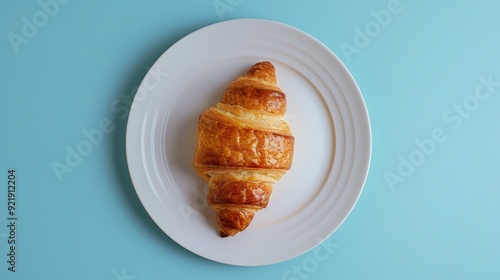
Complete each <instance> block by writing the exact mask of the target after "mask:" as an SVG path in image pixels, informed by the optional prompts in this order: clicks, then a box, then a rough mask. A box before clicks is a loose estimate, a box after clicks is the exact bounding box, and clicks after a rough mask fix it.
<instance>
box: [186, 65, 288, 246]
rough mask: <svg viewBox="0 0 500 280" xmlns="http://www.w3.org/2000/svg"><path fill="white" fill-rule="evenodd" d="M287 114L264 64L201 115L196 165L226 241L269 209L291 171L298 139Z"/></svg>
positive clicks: (273, 75)
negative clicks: (276, 190)
mask: <svg viewBox="0 0 500 280" xmlns="http://www.w3.org/2000/svg"><path fill="white" fill-rule="evenodd" d="M285 111H286V96H285V94H284V93H283V92H282V91H281V89H280V88H279V87H277V85H276V73H275V68H274V66H273V65H272V64H271V63H270V62H268V61H264V62H259V63H256V64H255V65H253V66H252V67H251V68H250V70H249V71H248V72H247V73H246V74H245V75H244V76H241V77H238V78H237V79H236V80H234V81H233V82H232V83H231V84H230V85H229V86H228V87H227V89H226V90H225V92H224V95H223V96H222V99H221V100H220V101H219V103H217V105H216V106H215V107H212V108H209V109H208V110H206V111H205V112H203V113H202V114H201V115H200V117H199V121H198V143H197V146H196V152H195V155H194V162H193V166H194V168H195V169H196V171H197V172H198V174H199V175H200V176H201V177H202V178H203V179H204V180H206V181H207V182H208V183H209V184H210V189H209V192H208V204H209V205H210V206H211V207H212V208H213V209H214V210H215V213H216V218H217V225H218V228H219V235H220V236H221V237H226V236H233V235H235V234H237V233H238V232H240V231H243V230H244V229H245V228H247V227H248V225H249V224H250V222H251V221H252V219H253V217H254V215H255V213H256V212H257V211H259V210H261V209H263V208H265V207H266V206H267V204H268V201H269V197H270V196H271V192H272V188H273V184H274V183H275V182H276V181H277V180H279V179H280V178H281V176H282V175H283V174H285V172H286V171H288V170H289V169H290V166H291V164H292V157H293V147H294V137H293V136H292V134H291V132H290V128H289V126H288V124H287V123H286V122H285V121H284V119H283V117H284V115H285Z"/></svg>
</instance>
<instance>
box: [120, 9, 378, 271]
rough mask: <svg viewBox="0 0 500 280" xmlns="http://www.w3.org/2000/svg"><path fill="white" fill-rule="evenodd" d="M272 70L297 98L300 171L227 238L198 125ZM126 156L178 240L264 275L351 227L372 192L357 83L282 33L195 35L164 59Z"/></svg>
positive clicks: (143, 100) (134, 119)
mask: <svg viewBox="0 0 500 280" xmlns="http://www.w3.org/2000/svg"><path fill="white" fill-rule="evenodd" d="M261 60H269V61H271V62H272V63H273V64H274V65H275V67H276V70H277V77H278V85H279V86H280V87H281V88H282V90H283V91H284V92H285V94H286V95H287V101H288V107H287V116H286V117H287V120H288V122H289V123H290V126H291V129H292V133H293V135H294V136H295V153H294V159H293V164H292V168H291V170H290V171H289V172H288V173H287V174H286V175H285V176H284V177H283V178H282V179H281V180H280V181H278V182H277V183H276V184H275V186H274V190H273V194H272V196H271V199H270V202H269V205H268V207H267V208H266V209H264V210H262V211H260V212H258V213H257V214H256V216H255V218H254V220H253V221H252V223H251V224H250V226H249V227H248V228H247V229H246V230H245V231H243V232H241V233H239V234H237V235H236V236H234V237H230V238H220V237H219V236H218V235H217V230H216V224H215V214H214V213H213V210H212V209H211V208H210V207H209V206H208V205H207V203H206V192H207V190H208V186H207V185H206V184H205V183H204V182H203V181H202V180H201V179H200V178H199V177H198V176H197V174H196V173H195V171H194V169H193V167H192V160H193V156H194V148H195V144H196V131H197V122H198V116H199V115H200V113H201V112H202V111H204V110H205V109H206V108H208V107H210V106H214V105H215V104H216V103H217V101H218V100H219V99H220V98H221V96H222V93H223V91H224V89H225V88H226V87H227V85H228V84H229V83H230V82H231V81H232V80H233V79H235V78H236V77H237V76H238V75H242V74H244V73H245V72H246V71H247V70H248V68H249V67H250V66H251V65H253V64H254V63H255V62H258V61H261ZM126 150H127V162H128V167H129V171H130V175H131V178H132V181H133V184H134V186H135V189H136V191H137V194H138V196H139V199H140V200H141V202H142V204H143V205H144V207H145V208H146V210H147V212H148V213H149V215H150V216H151V217H152V219H153V220H154V221H155V222H156V223H157V224H158V226H159V227H160V228H161V229H162V230H163V231H164V232H165V233H166V234H167V235H168V236H169V237H170V238H172V239H173V240H174V241H175V242H177V243H178V244H180V245H181V246H183V247H184V248H186V249H188V250H190V251H192V252H193V253H195V254H198V255H200V256H202V257H205V258H208V259H210V260H213V261H217V262H221V263H226V264H233V265H242V266H257V265H267V264H273V263H278V262H281V261H285V260H288V259H291V258H294V257H296V256H299V255H301V254H303V253H305V252H307V251H308V250H310V249H312V248H314V247H315V246H316V245H318V244H320V243H321V242H322V241H323V240H325V239H326V238H328V237H329V236H330V235H331V234H332V233H333V232H334V231H335V230H336V229H337V228H338V227H339V226H340V224H341V223H342V222H343V221H344V219H345V218H346V217H347V216H348V215H349V213H350V211H351V209H352V208H353V207H354V205H355V204H356V201H357V199H358V197H359V195H360V193H361V191H362V188H363V185H364V183H365V179H366V176H367V172H368V167H369V162H370V154H371V133H370V124H369V118H368V113H367V110H366V107H365V103H364V101H363V97H362V95H361V93H360V91H359V89H358V87H357V85H356V83H355V81H354V79H353V78H352V76H351V75H350V74H349V72H348V70H347V69H346V68H345V66H344V65H343V64H342V62H341V61H340V60H339V59H338V58H337V57H336V56H335V55H334V54H333V53H332V52H331V51H330V50H329V49H328V48H327V47H325V46H324V45H323V44H321V43H320V42H319V41H317V40H316V39H314V38H313V37H311V36H310V35H308V34H306V33H304V32H302V31H300V30H297V29H295V28H293V27H290V26H288V25H284V24H282V23H277V22H272V21H267V20H258V19H240V20H232V21H225V22H221V23H217V24H213V25H210V26H207V27H205V28H202V29H200V30H198V31H195V32H193V33H191V34H189V35H188V36H186V37H184V38H183V39H181V40H180V41H178V42H177V43H176V44H174V45H173V46H172V47H170V48H169V49H168V50H167V51H166V52H165V53H164V54H163V55H162V56H161V57H160V58H159V59H158V60H157V61H156V63H155V64H154V65H153V67H152V68H151V69H150V71H149V73H148V74H147V75H146V77H145V78H144V80H143V82H142V83H141V85H140V87H139V89H138V92H137V94H136V97H135V99H134V103H133V105H132V108H131V110H130V115H129V119H128V124H127V135H126ZM263 252H265V253H263Z"/></svg>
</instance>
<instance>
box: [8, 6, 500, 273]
mask: <svg viewBox="0 0 500 280" xmlns="http://www.w3.org/2000/svg"><path fill="white" fill-rule="evenodd" d="M42 2H44V3H45V2H47V0H42ZM61 2H63V1H61ZM67 2H68V3H66V4H64V5H63V4H59V7H58V9H59V10H58V11H57V12H56V13H54V15H53V17H52V16H49V17H47V22H45V23H44V22H43V20H44V18H43V15H40V11H42V12H43V9H42V6H40V4H38V3H37V1H33V0H30V1H5V0H4V1H2V2H0V37H1V39H0V96H1V97H0V117H1V120H0V132H1V134H0V135H1V136H0V186H1V187H0V279H54V280H56V279H116V280H120V279H136V280H145V279H198V278H200V279H201V278H203V279H408V280H413V279H414V280H420V279H427V280H434V279H436V280H445V279H448V280H464V279H500V266H499V263H498V262H499V260H500V219H499V213H500V203H499V200H500V188H499V187H500V145H499V143H500V130H499V121H500V110H499V108H500V86H499V85H498V84H496V85H495V86H493V87H492V93H491V94H490V96H489V97H488V98H486V99H485V100H479V101H478V99H477V98H476V99H475V100H476V101H478V102H477V103H474V92H475V90H476V87H478V86H479V85H480V84H481V83H480V80H479V77H484V78H485V79H488V76H491V78H490V79H491V80H493V81H494V82H495V83H498V82H500V67H499V65H500V64H499V62H500V52H499V46H500V36H499V30H500V17H499V16H498V12H499V11H500V3H499V2H498V1H493V0H490V1H451V0H448V1H429V0H420V1H417V0H414V1H410V0H401V1H400V2H399V5H398V6H397V7H398V8H397V11H398V12H397V13H392V14H391V18H390V20H388V19H387V18H385V20H386V22H385V23H384V25H386V26H381V24H378V25H377V24H374V22H375V21H374V16H373V15H372V13H371V12H372V11H374V12H376V13H378V12H379V11H381V10H382V9H385V10H387V9H388V8H387V7H388V5H389V6H391V5H394V3H396V2H393V1H392V0H376V1H373V0H372V1H298V0H293V1H285V0H282V1H272V2H271V1H263V0H259V1H249V0H242V1H236V0H233V1H228V0H220V1H159V0H158V1H157V0H148V1H117V0H110V1H95V0H92V1H90V0H89V1H77V0H70V1H67ZM219 2H220V3H228V4H227V5H233V6H231V8H230V9H228V10H227V11H224V12H223V13H221V12H219V14H218V12H217V10H216V8H215V6H214V3H216V4H217V3H219ZM37 13H38V16H39V17H38V18H36V19H33V16H34V15H37ZM23 17H25V18H26V19H27V20H29V21H30V22H33V20H38V21H39V23H40V22H41V24H40V25H43V26H42V27H40V28H38V30H37V32H36V33H35V34H34V35H33V34H28V35H33V36H32V38H29V39H27V41H28V42H27V44H24V43H21V44H20V45H19V46H17V47H18V52H17V53H16V51H15V48H16V47H15V46H13V44H11V42H10V41H9V34H10V33H15V34H17V35H22V34H23V33H22V28H23V25H24V24H25V23H24V22H23ZM247 17H252V18H264V19H271V20H275V21H280V22H283V23H286V24H289V25H292V26H295V27H297V28H299V29H302V30H304V31H305V32H307V33H309V34H311V35H312V36H314V37H316V38H317V39H319V40H320V41H322V42H323V43H324V44H325V45H327V46H328V47H329V48H330V49H331V50H332V51H334V52H335V53H336V54H337V55H338V56H339V58H340V59H341V60H342V61H344V63H345V64H346V66H347V67H348V69H349V70H350V71H351V73H352V74H353V76H354V78H355V79H356V81H357V82H358V84H359V86H360V88H361V91H362V93H363V96H364V98H365V101H366V104H367V107H368V110H369V113H370V118H371V125H372V133H373V135H372V136H373V154H372V161H371V168H370V172H369V176H368V179H367V182H366V185H365V189H364V191H363V193H362V195H361V197H360V199H359V201H358V204H357V205H356V207H355V208H354V210H353V211H352V213H351V215H350V216H349V217H348V219H347V220H346V222H345V223H344V224H343V225H342V226H341V227H340V229H339V230H337V231H336V232H335V233H334V234H333V235H332V236H331V237H330V238H329V239H328V240H327V241H326V242H328V244H335V249H334V251H333V252H329V251H326V249H325V251H322V252H321V253H322V255H321V259H318V256H317V255H316V254H315V251H311V252H309V253H306V254H305V255H303V256H300V257H298V258H295V259H292V260H290V261H287V262H283V263H280V264H276V265H271V266H264V267H235V266H227V265H223V264H218V263H215V262H212V261H209V260H206V259H203V258H200V257H198V256H196V255H194V254H192V253H190V252H188V251H186V250H184V249H183V248H182V247H180V246H179V245H177V244H176V243H175V242H173V241H172V240H171V239H169V238H168V237H167V236H166V235H165V234H164V233H163V232H162V231H161V230H159V229H158V228H157V227H156V225H155V224H154V223H153V222H152V221H151V219H150V218H149V216H148V214H147V213H146V212H145V210H144V209H143V207H142V205H141V204H140V202H139V201H138V199H137V196H136V194H135V192H134V189H133V186H132V184H131V181H130V179H129V176H128V170H127V166H126V162H125V153H124V135H125V127H126V115H123V113H117V112H113V111H112V109H111V105H112V104H113V102H116V100H118V102H126V101H119V100H120V98H124V99H127V97H128V96H131V95H133V94H134V91H135V87H136V86H137V85H138V84H139V83H140V81H141V79H142V78H143V77H144V75H145V74H146V72H147V69H148V67H150V66H151V65H152V64H153V63H154V61H155V60H156V59H157V58H158V57H159V56H160V55H161V54H162V53H163V52H164V51H165V50H166V49H167V48H168V47H169V46H171V45H172V44H173V43H174V42H176V41H177V40H178V39H180V38H182V37H183V36H185V35H187V34H189V33H190V32H192V31H194V30H196V29H198V28H200V27H203V26H206V25H208V24H211V23H216V22H219V21H221V20H228V19H235V18H247ZM376 26H378V27H379V28H378V29H377V27H376ZM367 27H368V28H369V30H368V32H369V33H370V32H371V33H370V34H371V35H372V37H370V38H369V41H367V40H365V41H364V42H362V41H360V40H361V39H360V38H359V36H360V35H359V34H358V35H357V33H356V30H357V28H360V29H361V30H365V28H367ZM370 28H372V29H370ZM365 32H366V31H365ZM10 36H12V35H10ZM356 39H357V41H356ZM365 39H366V38H365ZM356 43H358V44H357V45H356ZM346 44H349V45H351V46H353V47H356V48H357V52H356V53H352V54H351V55H348V54H346V53H345V49H344V50H343V48H342V46H344V47H345V46H346ZM485 90H486V89H485V88H484V87H483V88H482V93H487V91H485ZM463 102H466V103H467V102H469V103H467V104H466V106H468V108H469V109H471V108H472V109H473V110H471V112H466V113H468V115H466V116H467V117H460V119H461V121H462V122H461V123H460V125H458V123H457V122H458V120H457V116H459V113H454V112H453V110H454V106H456V105H455V104H462V103H463ZM121 104H124V103H121ZM448 110H452V111H451V113H450V112H448ZM446 114H449V115H448V117H452V116H453V121H451V120H447V119H446V118H445V117H444V115H446ZM105 118H109V119H110V120H111V122H112V125H113V127H114V130H113V131H112V132H111V133H109V134H104V135H103V140H102V143H100V144H98V145H96V146H94V147H93V149H92V151H91V152H90V153H89V155H88V156H86V157H84V158H83V159H82V161H81V163H79V164H78V165H77V166H76V167H74V168H72V172H70V173H65V174H64V175H63V177H62V179H63V180H62V182H61V181H60V180H59V179H58V177H57V176H56V174H55V172H54V171H53V168H52V166H51V164H52V163H53V162H55V161H57V162H61V163H64V161H65V157H66V154H67V150H66V148H67V147H68V146H69V147H71V148H73V149H75V148H76V146H77V144H78V143H79V142H81V141H82V139H85V136H84V135H83V133H82V131H83V130H88V131H89V130H92V129H96V128H98V127H99V122H100V121H102V120H103V119H105ZM454 127H455V129H454ZM435 129H441V130H442V131H443V132H444V134H445V136H443V137H445V140H444V142H443V143H436V144H435V146H434V148H431V146H432V145H430V144H429V145H430V146H427V147H428V151H427V154H428V155H427V154H424V153H423V152H418V150H419V148H418V146H417V145H416V144H415V141H424V142H425V140H424V139H426V138H430V137H431V136H432V132H433V130H435ZM427 143H428V142H427ZM421 155H424V156H425V158H422V157H419V156H421ZM411 156H413V157H414V158H413V161H414V162H416V163H417V164H415V165H418V166H414V168H413V170H411V169H410V170H405V169H404V167H401V165H402V163H401V162H402V161H401V157H402V158H404V159H405V160H409V158H410V157H411ZM422 161H423V162H422ZM410 164H411V163H410ZM403 165H404V164H403ZM9 168H15V169H16V170H17V176H18V189H17V206H18V209H17V212H16V213H17V216H18V227H17V242H18V247H17V250H18V251H17V266H16V269H17V272H15V273H12V272H9V271H7V267H8V264H7V263H6V260H7V256H6V254H7V253H8V249H7V248H8V247H7V245H8V244H7V240H8V239H7V236H8V234H7V231H8V228H7V227H6V225H7V220H6V219H7V199H6V195H7V170H8V169H9ZM398 168H399V169H401V170H400V171H398ZM406 168H408V167H407V166H406ZM388 172H391V173H392V174H394V175H397V176H400V177H401V180H402V182H401V181H399V182H395V183H394V182H393V187H392V188H391V186H390V185H391V184H390V183H388V181H387V179H386V176H387V174H388ZM410 173H411V174H410ZM403 175H404V176H403ZM290 246H293V244H290ZM269 250H272V248H270V249H269ZM266 253H267V252H262V254H266ZM323 254H327V255H326V257H325V255H323ZM299 269H300V271H301V272H300V273H299V272H297V271H298V270H299ZM236 277H237V278H236Z"/></svg>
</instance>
